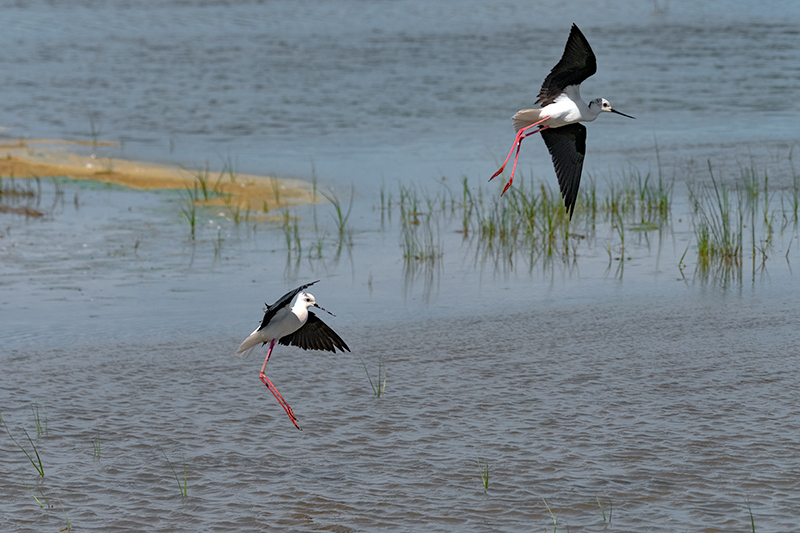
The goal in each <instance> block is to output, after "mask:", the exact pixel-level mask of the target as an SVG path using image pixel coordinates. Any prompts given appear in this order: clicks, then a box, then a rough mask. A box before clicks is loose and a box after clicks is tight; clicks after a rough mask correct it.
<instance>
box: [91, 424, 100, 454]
mask: <svg viewBox="0 0 800 533" xmlns="http://www.w3.org/2000/svg"><path fill="white" fill-rule="evenodd" d="M92 448H93V449H94V457H95V459H100V430H98V431H97V436H96V437H94V438H93V439H92Z"/></svg>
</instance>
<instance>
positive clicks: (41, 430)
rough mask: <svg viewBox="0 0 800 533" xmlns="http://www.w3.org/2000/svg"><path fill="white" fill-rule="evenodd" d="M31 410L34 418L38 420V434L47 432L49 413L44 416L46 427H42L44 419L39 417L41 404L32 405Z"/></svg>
mask: <svg viewBox="0 0 800 533" xmlns="http://www.w3.org/2000/svg"><path fill="white" fill-rule="evenodd" d="M31 411H32V412H33V420H34V421H35V422H36V435H37V436H38V435H41V434H42V433H47V415H45V416H44V428H42V421H41V418H40V417H39V405H38V404H33V405H31Z"/></svg>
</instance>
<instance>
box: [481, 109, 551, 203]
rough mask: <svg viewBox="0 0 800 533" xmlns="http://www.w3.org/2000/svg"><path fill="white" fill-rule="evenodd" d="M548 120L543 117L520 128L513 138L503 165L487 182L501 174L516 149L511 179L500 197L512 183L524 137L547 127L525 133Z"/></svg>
mask: <svg viewBox="0 0 800 533" xmlns="http://www.w3.org/2000/svg"><path fill="white" fill-rule="evenodd" d="M549 118H550V117H549V116H548V117H545V118H543V119H542V120H539V121H538V122H534V123H533V124H530V125H528V126H525V127H524V128H521V129H520V130H519V131H518V132H517V135H516V137H514V144H513V145H512V146H511V151H509V152H508V155H507V156H506V160H505V161H503V164H502V165H501V166H500V168H499V169H498V171H497V172H495V173H494V174H492V177H491V178H489V181H492V180H493V179H495V178H496V177H497V176H499V175H500V174H502V172H503V170H504V169H505V168H506V165H507V164H508V160H509V159H511V154H512V153H513V152H514V149H515V148H516V150H517V155H516V156H515V157H514V166H513V167H512V170H511V179H509V180H508V183H507V184H506V186H505V188H504V189H503V192H502V193H500V195H501V196H502V195H503V194H505V192H506V191H507V190H508V188H509V187H511V182H513V181H514V171H515V170H516V168H517V159H519V149H520V146H521V143H522V139H524V138H525V137H529V136H531V135H533V134H534V133H538V132H540V131H542V130H543V129H546V128H547V126H545V127H544V128H539V129H537V130H536V131H532V132H531V133H525V131H526V130H529V129H530V128H532V127H534V126H538V125H539V124H541V123H542V122H544V121H545V120H547V119H549Z"/></svg>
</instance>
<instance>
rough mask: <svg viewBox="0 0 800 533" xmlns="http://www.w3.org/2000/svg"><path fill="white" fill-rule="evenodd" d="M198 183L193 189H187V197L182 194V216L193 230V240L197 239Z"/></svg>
mask: <svg viewBox="0 0 800 533" xmlns="http://www.w3.org/2000/svg"><path fill="white" fill-rule="evenodd" d="M198 194H199V193H198V186H197V182H195V183H194V184H193V186H192V187H191V188H188V187H187V188H186V195H184V194H183V193H181V199H182V200H183V207H181V214H182V215H183V216H184V218H185V219H186V221H187V222H188V223H189V227H190V228H191V235H192V240H194V238H195V232H194V229H195V225H196V224H197V202H198V201H199V199H200V198H199V196H198Z"/></svg>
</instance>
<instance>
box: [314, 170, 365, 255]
mask: <svg viewBox="0 0 800 533" xmlns="http://www.w3.org/2000/svg"><path fill="white" fill-rule="evenodd" d="M315 187H316V186H315ZM319 193H320V194H321V195H322V196H323V197H324V198H325V199H326V200H328V201H329V202H330V203H331V205H333V209H334V215H333V220H334V222H335V223H336V230H337V234H338V236H339V244H338V250H339V251H341V249H342V248H343V247H344V246H352V245H353V231H352V230H351V229H349V228H348V227H347V221H348V220H349V219H350V213H351V212H352V211H353V201H354V200H355V194H356V191H355V187H354V186H353V187H351V189H350V204H349V205H348V207H347V211H345V210H344V209H342V203H341V201H340V200H339V197H338V196H336V194H335V193H334V192H333V191H331V192H330V194H325V193H324V192H322V191H319Z"/></svg>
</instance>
